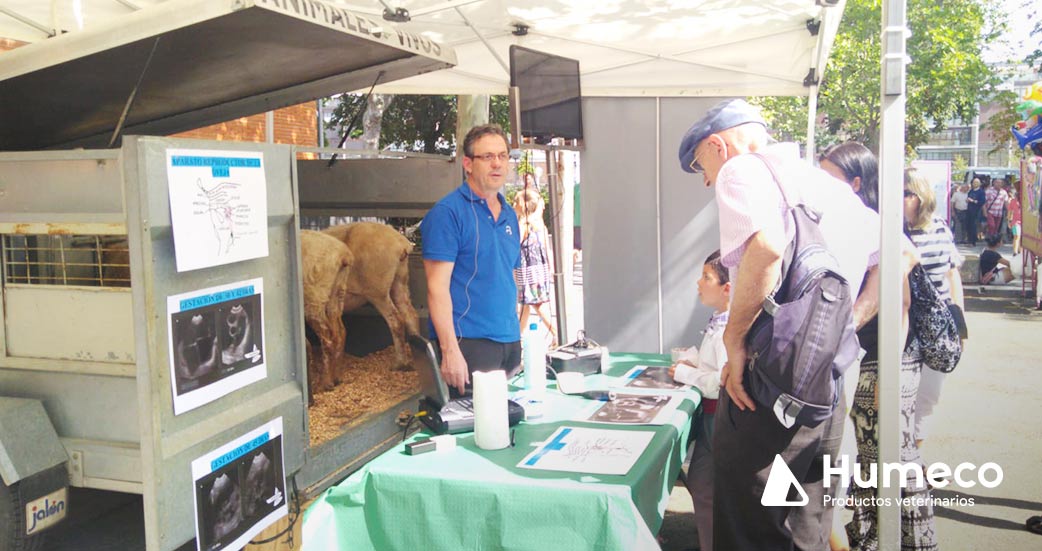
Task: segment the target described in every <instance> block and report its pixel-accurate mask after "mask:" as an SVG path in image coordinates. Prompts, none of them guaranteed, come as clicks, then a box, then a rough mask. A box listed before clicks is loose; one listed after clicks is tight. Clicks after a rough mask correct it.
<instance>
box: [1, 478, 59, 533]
mask: <svg viewBox="0 0 1042 551" xmlns="http://www.w3.org/2000/svg"><path fill="white" fill-rule="evenodd" d="M68 485H69V475H68V472H67V471H66V468H65V464H64V463H62V464H61V465H58V466H56V467H52V468H50V469H47V470H46V471H43V472H40V473H37V474H35V475H33V476H31V477H29V478H25V479H23V480H20V481H18V482H16V483H14V484H12V485H11V486H8V485H6V484H4V483H3V481H0V551H38V550H40V549H43V548H44V544H45V543H46V540H47V532H48V531H47V530H44V531H43V532H40V533H38V534H33V535H31V536H27V535H26V534H25V530H26V524H25V505H26V504H27V503H29V502H31V501H33V500H34V499H36V498H38V497H42V496H45V495H47V494H49V493H51V492H53V491H55V490H59V489H61V488H63V487H65V486H68Z"/></svg>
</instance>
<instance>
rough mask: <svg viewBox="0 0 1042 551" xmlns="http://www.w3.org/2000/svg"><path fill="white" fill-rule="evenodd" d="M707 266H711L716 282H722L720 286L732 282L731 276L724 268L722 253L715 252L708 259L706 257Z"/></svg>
mask: <svg viewBox="0 0 1042 551" xmlns="http://www.w3.org/2000/svg"><path fill="white" fill-rule="evenodd" d="M705 265H706V266H709V268H710V269H712V270H713V273H714V274H716V280H717V281H719V282H720V285H723V284H724V283H730V282H731V275H730V273H728V271H727V268H724V263H723V262H721V261H720V251H719V250H717V251H713V253H712V254H710V255H709V256H708V257H706V261H705Z"/></svg>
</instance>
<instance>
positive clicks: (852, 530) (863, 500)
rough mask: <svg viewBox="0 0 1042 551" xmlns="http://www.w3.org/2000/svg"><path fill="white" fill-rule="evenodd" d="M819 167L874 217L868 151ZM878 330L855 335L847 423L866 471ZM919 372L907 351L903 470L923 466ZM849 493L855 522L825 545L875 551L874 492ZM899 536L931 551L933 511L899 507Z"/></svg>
mask: <svg viewBox="0 0 1042 551" xmlns="http://www.w3.org/2000/svg"><path fill="white" fill-rule="evenodd" d="M819 162H820V166H821V169H822V170H824V171H825V172H828V173H829V174H831V175H832V176H835V177H836V178H838V179H840V180H842V181H844V182H846V183H847V184H849V185H850V187H851V189H853V190H854V193H856V194H857V195H858V197H860V198H861V201H862V202H863V203H864V204H865V206H867V207H869V208H871V209H872V210H875V211H878V210H879V176H878V174H879V168H878V163H877V162H876V157H875V155H873V154H872V152H871V151H869V150H868V148H866V147H865V146H863V145H861V144H859V143H856V142H848V143H844V144H840V145H836V146H833V147H831V148H829V149H828V150H826V151H825V153H824V154H822V156H821V158H820V161H819ZM905 249H906V251H908V252H909V254H911V251H912V250H913V249H914V245H913V244H912V243H910V242H906V243H905ZM906 258H907V257H906ZM878 330H879V325H878V318H872V320H871V321H869V322H868V323H867V324H865V326H864V327H862V328H861V330H859V331H858V333H857V336H858V341H859V342H860V343H861V347H862V348H864V349H865V356H864V358H862V360H861V368H860V373H859V375H858V382H857V389H856V390H855V392H854V400H853V402H851V407H850V417H851V420H853V422H854V435H855V437H856V438H857V453H858V464H860V465H861V466H862V468H863V469H866V470H867V469H869V468H870V466H871V465H874V464H875V463H877V462H878V459H879V430H878V421H879V419H878V416H877V413H878V410H879V405H878V399H877V385H878V380H879V354H878V347H877V344H878V341H879V338H878ZM927 371H929V370H927ZM922 372H923V361H922V357H921V355H920V354H919V353H918V352H917V351H916V350H912V349H906V350H905V351H904V353H903V354H902V356H901V377H900V381H901V416H900V419H901V462H902V463H906V464H907V463H916V464H920V465H921V464H922V460H921V458H920V455H919V447H918V446H917V445H916V434H915V425H914V424H913V422H912V421H913V420H914V418H915V413H914V412H915V403H916V396H917V395H918V392H919V380H920V375H921V373H922ZM865 475H867V473H864V472H863V473H861V476H862V477H864V476H865ZM862 479H863V480H864V479H865V478H862ZM929 492H930V490H929V488H928V487H923V488H916V487H912V486H909V487H908V488H904V489H902V493H901V497H902V498H909V497H911V498H915V500H919V498H923V499H926V498H929V497H930V494H929ZM850 493H851V495H852V497H853V498H854V507H853V509H854V516H853V518H852V519H851V521H850V523H849V524H847V526H846V533H845V534H844V533H843V532H842V531H840V530H838V529H834V530H833V533H832V537H831V538H830V539H829V544H830V546H831V551H843V550H849V549H857V550H859V551H867V550H876V549H878V548H879V532H878V521H877V515H876V508H875V507H874V506H872V504H871V503H872V502H871V498H872V497H873V496H874V495H875V489H874V488H860V487H858V486H857V485H854V484H850ZM926 502H928V500H926ZM903 503H904V502H903ZM835 518H839V515H836V516H835ZM901 533H902V534H903V535H904V537H902V539H901V550H902V551H926V550H933V549H936V548H937V541H936V537H935V530H934V518H933V509H932V507H930V506H924V507H919V506H915V505H911V504H910V502H909V504H907V505H905V504H902V506H901ZM844 536H846V537H844ZM848 538H849V543H848Z"/></svg>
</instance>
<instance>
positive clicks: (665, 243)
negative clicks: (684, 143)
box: [581, 98, 720, 353]
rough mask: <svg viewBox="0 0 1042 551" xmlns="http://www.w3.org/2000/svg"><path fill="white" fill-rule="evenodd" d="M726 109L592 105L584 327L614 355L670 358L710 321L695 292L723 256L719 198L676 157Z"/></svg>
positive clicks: (704, 103)
mask: <svg viewBox="0 0 1042 551" xmlns="http://www.w3.org/2000/svg"><path fill="white" fill-rule="evenodd" d="M719 99H720V98H667V99H661V100H658V99H655V98H586V99H584V100H583V109H584V113H583V122H584V125H585V130H584V134H585V136H586V139H585V142H586V150H585V151H584V152H583V154H582V179H581V181H582V183H583V190H584V193H583V194H582V212H583V220H582V222H583V230H582V231H583V285H584V289H583V292H584V303H585V304H584V317H585V323H586V329H587V330H588V332H589V334H590V336H591V337H593V338H594V339H596V340H598V341H599V342H601V343H602V344H605V345H607V346H608V347H609V348H611V349H612V350H619V351H634V352H660V351H661V352H667V353H668V351H669V349H670V348H672V347H674V346H686V345H691V344H699V343H700V342H701V339H702V336H701V334H700V332H701V330H702V329H703V327H704V326H705V323H706V322H707V321H708V319H709V316H710V314H711V312H710V310H709V309H708V308H706V307H704V306H700V305H699V304H698V298H697V289H696V287H695V282H696V281H697V280H698V278H699V277H700V275H701V269H702V261H703V260H704V259H705V257H706V256H707V255H708V254H709V253H711V252H712V251H714V250H716V249H717V248H718V247H719V236H718V222H717V210H716V204H715V201H714V198H713V190H712V189H710V188H706V187H705V186H704V185H703V181H702V178H701V177H699V176H694V175H691V174H688V173H686V172H683V171H682V170H681V169H680V165H679V162H678V158H677V150H678V148H679V146H680V139H681V137H682V136H683V134H684V132H685V131H686V130H687V128H688V126H690V125H691V123H692V122H694V120H695V119H696V118H698V117H699V116H701V115H702V114H703V113H704V112H705V111H706V110H707V109H708V108H710V107H712V106H713V105H714V104H716V103H717V102H718V101H719ZM656 169H657V170H656ZM586 190H589V192H586ZM660 291H661V299H660ZM660 317H661V320H662V326H661V332H660V330H659V319H660Z"/></svg>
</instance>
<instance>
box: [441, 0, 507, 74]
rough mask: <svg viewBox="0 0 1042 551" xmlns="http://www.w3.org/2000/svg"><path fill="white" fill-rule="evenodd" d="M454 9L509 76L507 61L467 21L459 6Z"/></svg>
mask: <svg viewBox="0 0 1042 551" xmlns="http://www.w3.org/2000/svg"><path fill="white" fill-rule="evenodd" d="M452 8H453V9H454V10H456V13H458V14H459V16H460V17H461V18H463V22H464V23H466V24H467V26H468V27H470V30H472V31H474V34H476V35H477V36H478V38H480V39H481V43H482V44H484V45H485V47H486V48H488V51H489V53H490V54H492V57H494V58H496V61H498V62H499V64H500V65H501V66H502V67H503V70H504V71H506V72H507V74H508V75H509V74H510V67H509V66H508V65H507V63H506V62H505V61H503V58H502V57H500V55H499V53H498V52H496V50H494V49H492V45H491V44H489V43H488V40H485V36H484V35H482V34H481V31H479V30H478V28H477V27H475V26H474V24H473V23H471V22H470V19H467V16H466V15H463V12H462V11H460V9H459V6H453V7H452Z"/></svg>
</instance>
